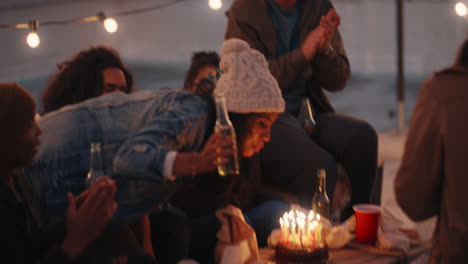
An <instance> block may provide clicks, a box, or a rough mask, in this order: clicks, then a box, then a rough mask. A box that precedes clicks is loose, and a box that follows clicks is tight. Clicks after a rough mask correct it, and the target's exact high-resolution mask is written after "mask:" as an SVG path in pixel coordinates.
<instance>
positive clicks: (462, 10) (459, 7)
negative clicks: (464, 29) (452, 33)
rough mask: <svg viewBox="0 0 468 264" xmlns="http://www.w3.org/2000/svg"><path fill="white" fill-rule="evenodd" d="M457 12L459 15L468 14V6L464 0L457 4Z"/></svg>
mask: <svg viewBox="0 0 468 264" xmlns="http://www.w3.org/2000/svg"><path fill="white" fill-rule="evenodd" d="M455 12H456V13H457V15H458V16H461V17H462V16H466V14H467V13H468V8H467V7H466V5H465V3H463V2H458V3H457V4H456V5H455Z"/></svg>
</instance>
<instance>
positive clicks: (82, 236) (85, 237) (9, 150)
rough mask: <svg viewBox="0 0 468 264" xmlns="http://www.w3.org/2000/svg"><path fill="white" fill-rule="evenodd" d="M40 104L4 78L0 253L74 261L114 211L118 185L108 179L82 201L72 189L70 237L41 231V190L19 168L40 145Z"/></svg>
mask: <svg viewBox="0 0 468 264" xmlns="http://www.w3.org/2000/svg"><path fill="white" fill-rule="evenodd" d="M35 107H36V103H35V101H34V99H33V97H32V95H31V94H30V93H29V92H28V91H27V90H26V89H24V88H23V87H21V86H19V85H17V84H14V83H0V123H1V124H2V129H1V130H0V141H1V142H0V211H1V213H0V214H1V215H2V217H0V234H1V236H0V256H1V257H2V259H5V260H8V262H9V263H37V262H38V261H41V263H72V262H74V261H75V260H77V259H79V256H80V255H81V253H82V252H83V250H84V249H85V248H86V247H87V246H88V245H89V244H90V243H91V242H92V241H93V240H94V239H95V238H96V237H97V236H98V235H99V233H100V232H101V231H102V230H103V228H104V227H105V226H106V224H107V222H108V221H109V220H110V218H111V217H112V215H113V214H114V212H115V210H116V207H117V204H116V203H115V201H114V193H115V191H116V186H115V183H114V181H112V180H110V179H108V178H106V179H105V180H103V181H102V182H100V183H98V184H96V186H94V187H93V188H91V189H90V190H89V191H87V192H86V193H84V194H82V195H80V197H79V200H80V202H79V203H80V205H78V206H77V200H76V199H77V198H75V197H73V195H71V194H68V209H67V212H66V228H64V230H62V231H59V233H63V232H66V233H65V238H64V239H63V235H59V236H58V237H57V236H53V235H50V234H46V232H44V231H43V230H41V229H40V228H39V224H38V221H37V219H38V218H37V214H36V208H35V203H34V202H35V201H34V200H33V197H34V196H35V195H34V193H33V192H32V191H31V189H30V188H31V186H30V185H29V183H28V181H27V180H26V178H25V177H24V175H23V174H22V173H20V172H19V170H18V169H20V168H21V167H23V166H28V165H30V164H31V163H32V162H33V159H34V156H35V154H36V152H37V150H38V144H39V135H40V134H41V130H40V128H39V127H38V126H37V124H36V122H35V121H34V115H35ZM58 229H60V228H58ZM65 229H66V230H65ZM54 237H57V239H55V238H54ZM60 237H61V238H60ZM60 240H61V241H60ZM54 242H56V243H55V244H54Z"/></svg>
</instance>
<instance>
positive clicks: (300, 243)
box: [279, 210, 323, 248]
mask: <svg viewBox="0 0 468 264" xmlns="http://www.w3.org/2000/svg"><path fill="white" fill-rule="evenodd" d="M279 222H280V227H281V232H282V242H283V243H284V244H288V245H290V246H292V247H295V248H307V247H317V246H319V247H322V246H323V242H322V229H323V228H322V225H321V224H320V215H319V214H315V213H314V212H313V211H310V212H309V214H308V216H307V217H306V215H305V214H304V213H303V212H300V211H297V210H296V211H292V210H291V211H290V212H289V213H288V212H287V213H285V214H284V215H283V217H281V218H280V221H279Z"/></svg>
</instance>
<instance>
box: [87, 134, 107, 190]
mask: <svg viewBox="0 0 468 264" xmlns="http://www.w3.org/2000/svg"><path fill="white" fill-rule="evenodd" d="M90 156H91V158H90V163H89V171H88V175H87V177H86V188H89V187H90V186H91V185H92V184H93V183H95V182H96V181H98V179H99V177H101V176H103V175H104V171H103V170H102V157H101V143H99V142H91V155H90Z"/></svg>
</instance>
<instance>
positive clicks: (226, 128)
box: [215, 93, 239, 176]
mask: <svg viewBox="0 0 468 264" xmlns="http://www.w3.org/2000/svg"><path fill="white" fill-rule="evenodd" d="M215 103H216V124H215V132H218V133H221V134H223V135H227V136H229V137H230V138H231V140H232V144H233V146H236V144H237V143H236V132H235V130H234V127H233V126H232V123H231V121H230V120H229V116H228V111H227V108H226V100H225V99H224V94H222V93H216V94H215ZM218 174H219V175H221V176H227V175H239V159H238V156H237V152H234V153H232V155H231V156H230V157H228V162H227V163H226V164H224V165H219V166H218Z"/></svg>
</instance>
